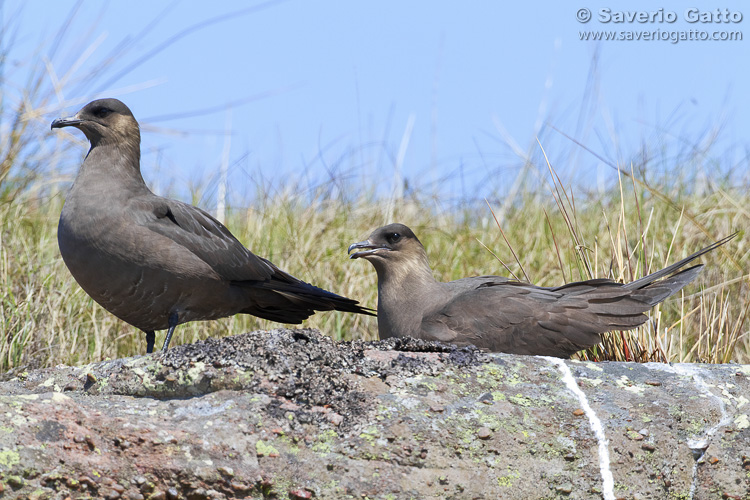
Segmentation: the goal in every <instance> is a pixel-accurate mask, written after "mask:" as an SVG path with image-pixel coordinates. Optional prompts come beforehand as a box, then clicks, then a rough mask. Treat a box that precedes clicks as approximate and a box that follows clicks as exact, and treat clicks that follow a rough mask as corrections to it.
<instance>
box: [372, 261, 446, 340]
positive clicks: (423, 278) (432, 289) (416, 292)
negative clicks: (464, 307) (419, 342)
mask: <svg viewBox="0 0 750 500" xmlns="http://www.w3.org/2000/svg"><path fill="white" fill-rule="evenodd" d="M375 269H376V270H377V272H378V330H379V334H380V338H381V339H383V338H388V337H394V336H399V337H400V336H412V337H416V336H418V333H419V328H420V324H421V321H422V312H423V311H422V309H421V307H422V306H423V304H425V303H428V302H429V300H428V299H429V297H431V296H434V295H439V294H441V293H442V287H441V284H440V283H439V282H438V281H436V280H435V278H434V276H433V275H432V269H430V265H429V263H428V261H427V256H426V255H425V256H423V258H419V259H410V260H408V261H404V262H401V263H399V265H398V266H388V267H387V268H381V267H380V266H376V268H375ZM405 310H406V311H411V312H412V313H410V314H384V311H405Z"/></svg>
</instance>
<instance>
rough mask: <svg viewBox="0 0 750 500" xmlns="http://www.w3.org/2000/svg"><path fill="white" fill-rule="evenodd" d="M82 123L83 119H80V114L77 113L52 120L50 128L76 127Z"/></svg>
mask: <svg viewBox="0 0 750 500" xmlns="http://www.w3.org/2000/svg"><path fill="white" fill-rule="evenodd" d="M81 123H83V120H81V119H79V118H78V115H76V116H71V117H69V118H58V119H57V120H55V121H53V122H52V125H50V127H49V128H50V130H52V129H53V128H63V127H75V126H76V125H80V124H81Z"/></svg>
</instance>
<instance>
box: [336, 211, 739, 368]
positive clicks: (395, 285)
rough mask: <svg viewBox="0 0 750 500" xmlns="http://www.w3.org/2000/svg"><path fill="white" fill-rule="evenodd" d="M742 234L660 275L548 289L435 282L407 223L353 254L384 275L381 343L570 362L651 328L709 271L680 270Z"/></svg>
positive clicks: (379, 233) (497, 279)
mask: <svg viewBox="0 0 750 500" xmlns="http://www.w3.org/2000/svg"><path fill="white" fill-rule="evenodd" d="M736 234H737V233H735V234H733V235H731V236H729V237H727V238H724V239H723V240H721V241H718V242H716V243H714V244H713V245H710V246H708V247H706V248H704V249H703V250H700V251H698V252H696V253H694V254H693V255H691V256H689V257H687V258H685V259H683V260H681V261H679V262H677V263H676V264H672V265H671V266H669V267H666V268H664V269H662V270H661V271H657V272H655V273H653V274H650V275H648V276H646V277H645V278H641V279H639V280H636V281H633V282H632V283H627V284H623V283H617V282H615V281H612V280H608V279H592V280H587V281H581V282H578V283H568V284H567V285H563V286H559V287H554V288H547V287H539V286H535V285H531V284H529V283H523V282H520V281H515V280H510V279H508V278H504V277H501V276H477V277H473V278H463V279H459V280H456V281H451V282H449V283H441V282H439V281H436V280H435V278H434V277H433V276H432V270H431V269H430V264H429V262H428V260H427V253H426V252H425V249H424V247H423V246H422V243H420V241H419V240H418V239H417V237H416V236H415V235H414V233H413V232H412V231H411V229H409V228H408V227H406V226H405V225H403V224H390V225H388V226H385V227H381V228H379V229H376V230H375V231H373V232H372V234H371V235H370V237H369V239H367V240H366V241H361V242H359V243H354V244H353V245H351V246H350V247H349V253H350V254H351V252H352V251H353V250H357V252H356V253H353V254H351V255H350V258H352V259H358V258H363V259H367V260H369V261H370V262H371V263H372V265H373V266H375V270H376V271H377V274H378V332H379V334H380V338H381V339H385V338H389V337H416V338H421V339H426V340H441V341H443V342H451V343H454V344H457V345H466V344H473V345H475V346H477V347H480V348H482V349H486V350H489V351H493V352H506V353H513V354H531V355H544V356H556V357H570V356H571V355H573V354H574V353H576V352H578V351H580V350H583V349H587V348H589V347H591V346H593V345H595V344H598V343H599V342H600V341H601V337H600V334H602V333H604V332H608V331H611V330H629V329H632V328H635V327H636V326H638V325H640V324H642V323H644V322H646V320H647V319H648V318H647V316H646V315H645V314H644V312H646V311H648V310H649V309H650V308H652V307H653V306H655V305H656V304H658V303H659V302H661V301H663V300H664V299H666V298H667V297H669V296H671V295H673V294H675V293H676V292H677V291H678V290H680V289H681V288H682V287H683V286H685V285H687V284H688V283H690V282H691V281H693V280H694V279H695V278H696V277H697V276H698V273H699V272H700V270H701V268H702V267H703V266H702V265H697V266H693V267H690V268H688V269H685V270H684V271H680V272H677V271H678V269H680V268H681V267H683V266H684V265H686V264H687V263H689V262H691V261H692V260H694V259H696V258H698V257H700V256H701V255H703V254H705V253H706V252H709V251H711V250H713V249H714V248H716V247H718V246H720V245H723V244H724V243H726V242H727V241H729V240H730V239H731V238H733V237H734V236H735V235H736Z"/></svg>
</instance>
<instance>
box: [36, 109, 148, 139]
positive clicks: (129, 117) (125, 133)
mask: <svg viewBox="0 0 750 500" xmlns="http://www.w3.org/2000/svg"><path fill="white" fill-rule="evenodd" d="M63 127H75V128H77V129H78V130H80V131H81V132H83V133H84V134H85V135H86V138H87V139H88V140H89V142H91V146H92V147H94V146H97V145H99V144H102V145H105V144H110V143H112V144H124V145H130V146H131V147H132V146H136V147H137V148H140V142H141V134H140V129H139V127H138V122H137V121H136V120H135V117H133V113H132V112H131V111H130V109H129V108H128V107H127V106H125V104H123V103H122V102H121V101H118V100H117V99H97V100H96V101H91V102H90V103H88V104H87V105H86V106H84V107H83V109H81V110H80V111H79V112H78V113H76V115H75V116H72V117H70V118H58V119H57V120H55V121H53V122H52V125H51V127H50V128H63Z"/></svg>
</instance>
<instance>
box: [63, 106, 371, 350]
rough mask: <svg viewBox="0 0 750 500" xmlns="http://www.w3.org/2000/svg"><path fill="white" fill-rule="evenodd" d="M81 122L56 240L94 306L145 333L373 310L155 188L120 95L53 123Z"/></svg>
mask: <svg viewBox="0 0 750 500" xmlns="http://www.w3.org/2000/svg"><path fill="white" fill-rule="evenodd" d="M61 127H75V128H77V129H79V130H80V131H81V132H83V133H84V134H85V135H86V138H87V139H88V140H89V142H90V143H91V149H90V150H89V152H88V154H87V155H86V159H85V160H84V162H83V165H82V166H81V169H80V171H79V172H78V175H77V177H76V179H75V181H74V183H73V186H72V188H71V189H70V192H69V193H68V195H67V197H66V200H65V205H64V206H63V210H62V214H61V215H60V223H59V225H58V229H57V240H58V244H59V246H60V253H61V254H62V258H63V260H64V261H65V265H66V266H68V269H69V270H70V272H71V274H72V275H73V277H74V278H75V279H76V281H77V282H78V284H80V285H81V288H83V289H84V290H85V291H86V293H88V294H89V295H90V296H91V297H92V298H93V299H94V300H95V301H96V302H98V303H99V304H101V305H102V307H104V308H105V309H106V310H107V311H109V312H111V313H112V314H114V315H115V316H117V317H118V318H120V319H121V320H123V321H125V322H127V323H130V324H131V325H133V326H135V327H137V328H140V329H141V330H143V331H144V332H146V346H147V347H146V350H147V352H153V349H154V340H155V334H154V331H155V330H162V329H165V328H166V329H168V332H167V335H166V338H165V340H164V346H163V348H162V349H163V350H166V349H167V348H168V347H169V342H170V340H171V338H172V334H173V333H174V329H175V327H176V326H177V325H179V324H182V323H187V322H189V321H197V320H210V319H216V318H222V317H225V316H231V315H234V314H239V313H242V314H252V315H255V316H258V317H260V318H264V319H269V320H272V321H278V322H279V323H292V324H297V323H300V322H302V320H304V319H306V318H307V317H309V316H310V315H312V314H314V313H315V311H330V310H337V311H346V312H353V313H360V314H372V313H371V311H370V310H369V309H366V308H363V307H360V306H359V305H358V303H357V301H355V300H351V299H348V298H346V297H341V296H339V295H336V294H334V293H331V292H328V291H326V290H322V289H320V288H317V287H315V286H313V285H310V284H309V283H305V282H304V281H301V280H299V279H297V278H295V277H294V276H292V275H290V274H287V273H285V272H284V271H282V270H281V269H279V268H278V267H276V266H274V265H273V264H272V263H271V262H269V261H268V260H266V259H264V258H262V257H258V256H257V255H255V254H253V253H252V252H251V251H250V250H248V249H247V248H245V246H244V245H242V244H241V243H240V242H239V241H238V240H237V239H236V238H235V237H234V236H232V233H230V232H229V230H228V229H227V228H226V227H224V225H222V224H221V223H220V222H219V221H217V220H216V219H214V218H213V217H212V216H211V215H209V214H208V213H206V212H204V211H203V210H201V209H199V208H196V207H194V206H191V205H188V204H186V203H182V202H180V201H175V200H170V199H168V198H162V197H161V196H157V195H155V194H154V193H152V192H151V191H150V190H149V189H148V187H147V186H146V183H145V182H144V181H143V177H142V176H141V168H140V157H141V151H140V143H141V135H140V130H139V127H138V122H136V120H135V118H134V117H133V114H132V113H131V112H130V109H128V107H127V106H125V104H123V103H122V102H120V101H118V100H117V99H99V100H96V101H93V102H91V103H89V104H87V105H86V106H85V107H84V108H83V109H81V110H80V111H79V112H78V114H76V115H75V116H74V117H72V118H62V119H57V120H55V121H53V122H52V128H53V129H54V128H61Z"/></svg>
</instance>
